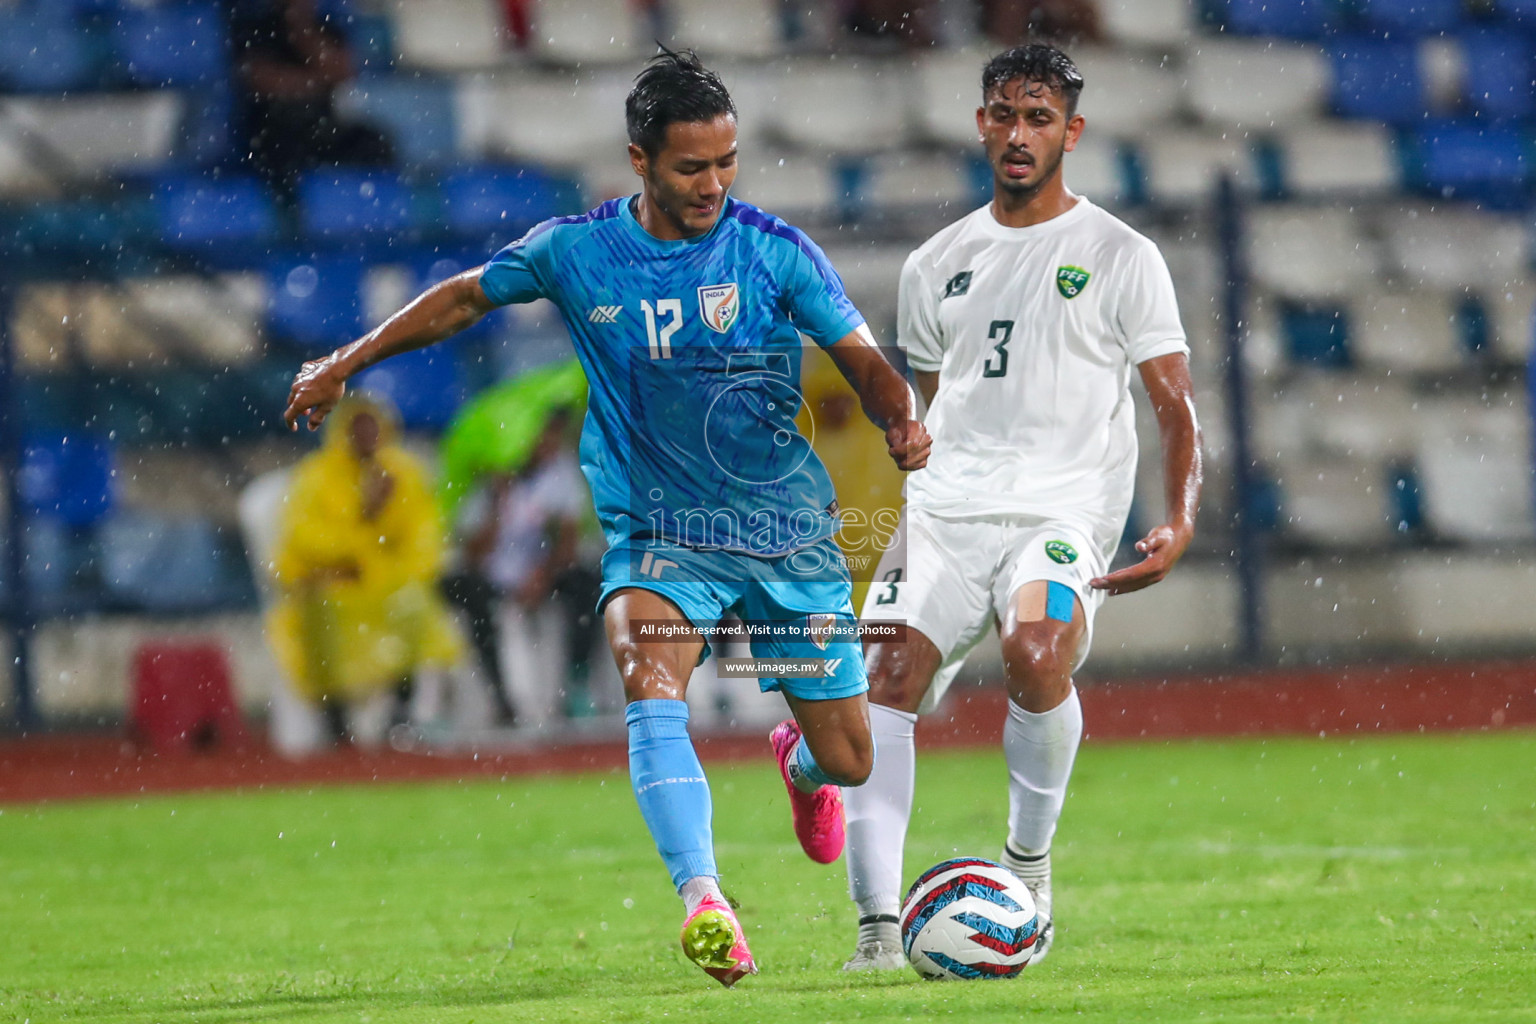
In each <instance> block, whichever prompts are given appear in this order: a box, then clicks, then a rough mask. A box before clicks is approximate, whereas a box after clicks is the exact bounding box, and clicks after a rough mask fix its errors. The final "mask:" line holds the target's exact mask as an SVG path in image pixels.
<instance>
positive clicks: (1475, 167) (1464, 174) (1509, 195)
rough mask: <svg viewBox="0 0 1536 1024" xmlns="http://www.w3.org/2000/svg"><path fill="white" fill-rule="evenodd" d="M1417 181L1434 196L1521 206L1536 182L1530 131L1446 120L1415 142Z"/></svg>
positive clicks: (1413, 154) (1418, 135) (1426, 129)
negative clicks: (1533, 180) (1502, 201)
mask: <svg viewBox="0 0 1536 1024" xmlns="http://www.w3.org/2000/svg"><path fill="white" fill-rule="evenodd" d="M1410 153H1411V159H1412V163H1413V164H1414V165H1415V167H1416V171H1417V173H1416V178H1417V181H1416V182H1415V183H1416V184H1417V185H1418V186H1419V187H1420V188H1422V189H1424V190H1425V191H1426V192H1428V193H1430V194H1433V195H1444V196H1461V197H1469V198H1482V199H1492V200H1499V199H1501V198H1504V199H1507V200H1508V201H1509V203H1510V204H1511V205H1521V203H1522V201H1523V196H1524V192H1525V186H1526V185H1527V183H1528V182H1529V181H1530V180H1531V177H1532V175H1531V166H1530V154H1529V146H1528V142H1527V138H1526V133H1525V132H1524V131H1521V130H1519V129H1517V128H1513V127H1497V126H1493V125H1487V124H1481V123H1478V122H1471V121H1449V122H1447V121H1441V122H1436V123H1434V124H1432V125H1429V126H1426V127H1424V128H1421V129H1419V130H1418V131H1416V132H1414V133H1413V136H1412V138H1411V140H1410Z"/></svg>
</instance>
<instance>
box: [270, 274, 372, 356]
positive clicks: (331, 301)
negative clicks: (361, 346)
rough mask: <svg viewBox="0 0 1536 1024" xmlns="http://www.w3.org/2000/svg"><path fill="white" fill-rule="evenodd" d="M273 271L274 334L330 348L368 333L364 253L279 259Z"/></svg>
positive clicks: (303, 345) (313, 348) (304, 346)
mask: <svg viewBox="0 0 1536 1024" xmlns="http://www.w3.org/2000/svg"><path fill="white" fill-rule="evenodd" d="M267 274H268V288H269V291H268V306H267V331H268V333H269V335H270V336H271V337H272V338H273V339H274V340H277V341H280V342H285V343H287V344H290V345H295V346H297V347H298V348H300V349H301V350H302V351H305V352H328V351H330V350H331V349H333V348H335V347H336V346H337V345H342V344H345V343H346V342H349V341H352V340H354V339H356V338H357V336H358V335H360V334H362V333H363V317H362V299H361V290H362V278H363V266H362V261H361V260H360V259H357V258H355V257H350V256H332V257H319V258H315V259H303V260H279V261H276V262H274V263H273V264H271V265H270V266H269V267H268V270H267Z"/></svg>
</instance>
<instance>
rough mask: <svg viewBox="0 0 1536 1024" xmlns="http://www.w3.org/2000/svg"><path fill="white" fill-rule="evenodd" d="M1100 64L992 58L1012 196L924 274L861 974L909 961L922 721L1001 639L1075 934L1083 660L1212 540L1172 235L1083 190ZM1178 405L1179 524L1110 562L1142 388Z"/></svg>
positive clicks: (883, 665) (1171, 496) (880, 599)
mask: <svg viewBox="0 0 1536 1024" xmlns="http://www.w3.org/2000/svg"><path fill="white" fill-rule="evenodd" d="M1082 88H1083V79H1082V75H1081V74H1080V73H1079V72H1078V70H1077V67H1076V66H1075V65H1074V64H1073V63H1072V61H1071V59H1070V58H1068V57H1067V55H1066V54H1064V53H1062V52H1061V51H1060V50H1057V49H1055V48H1053V47H1048V46H1039V45H1030V46H1021V47H1018V48H1015V49H1012V50H1009V51H1007V52H1006V53H1003V54H1000V55H999V56H997V57H995V58H994V59H993V60H992V61H991V62H990V63H988V64H987V66H986V67H985V69H983V71H982V104H983V105H982V106H981V107H980V108H979V109H978V110H977V112H976V126H977V129H978V132H979V134H980V137H981V142H982V145H983V146H984V147H985V150H986V156H987V161H988V163H989V164H990V166H991V168H992V180H993V189H992V201H991V202H990V203H988V204H987V205H986V206H984V207H982V208H981V209H979V210H976V211H975V212H973V213H971V214H970V215H968V216H966V217H964V218H963V219H961V220H960V221H958V222H957V223H955V224H952V225H950V226H949V227H947V228H945V229H944V230H943V231H940V232H939V233H938V234H936V235H934V236H933V237H932V238H930V239H929V240H928V241H927V242H925V243H924V244H923V245H922V246H921V247H920V248H919V249H918V250H917V251H916V252H914V253H913V254H912V255H911V257H909V258H908V260H907V262H906V266H905V267H904V268H903V270H902V275H901V292H900V317H899V321H898V341H899V343H900V345H901V346H902V348H903V349H905V351H906V353H907V358H908V360H909V362H910V363H911V366H912V369H913V370H914V372H915V375H916V379H917V384H918V388H919V390H920V391H921V392H922V394H923V397H924V398H925V399H926V400H927V402H928V414H927V419H926V425H927V427H928V430H929V433H930V434H931V435H932V437H933V449H932V454H931V456H930V458H929V461H928V466H927V468H926V469H923V470H920V471H918V472H916V473H913V474H912V476H911V477H910V478H909V479H908V482H907V501H906V511H905V535H904V537H903V536H902V534H900V533H898V535H897V537H896V539H895V540H894V541H893V542H892V544H891V546H890V547H889V549H888V550H887V551H886V553H885V555H884V557H883V558H882V560H881V563H880V566H879V568H878V569H877V570H876V575H875V578H874V581H873V582H872V584H871V586H870V589H869V594H868V597H867V598H866V599H865V602H864V608H863V618H864V619H865V620H866V621H903V622H905V623H907V627H908V628H907V631H906V638H905V642H875V643H871V644H869V645H868V647H867V649H866V651H865V656H866V660H867V662H868V670H869V681H870V692H869V700H870V709H869V710H870V724H871V726H872V729H873V733H874V736H875V743H876V748H877V749H878V750H879V751H880V756H879V759H878V760H877V763H876V765H875V769H874V773H873V774H872V775H871V777H870V779H869V781H868V782H867V783H866V784H865V785H864V786H862V787H860V788H858V789H848V790H845V792H844V800H845V807H846V813H847V850H848V878H849V889H850V892H851V894H852V896H853V899H854V901H855V903H856V904H857V905H858V911H859V935H858V947H857V950H856V951H855V953H854V956H853V958H852V959H850V960H849V961H848V963H847V965H846V968H847V969H848V970H872V969H885V968H896V967H900V966H902V965H903V964H904V963H905V958H904V957H903V956H902V954H901V938H900V924H899V922H898V920H897V916H896V915H897V912H898V909H899V906H900V900H901V896H902V846H903V844H904V842H905V840H906V832H907V823H908V819H909V818H910V816H911V810H912V791H913V779H914V774H915V755H914V749H913V730H914V726H915V724H916V721H917V716H918V715H919V714H920V713H922V712H925V711H928V710H931V709H932V708H933V707H934V706H935V705H936V704H937V703H938V701H939V699H940V698H941V697H942V696H943V693H944V690H945V689H946V687H947V686H948V685H949V683H950V682H951V681H952V680H953V679H954V676H955V674H956V673H957V672H958V671H959V668H960V664H961V662H962V661H963V659H964V658H965V655H966V653H967V652H968V651H969V650H970V649H971V648H972V647H973V646H974V645H975V644H976V642H977V641H978V640H980V639H981V637H982V636H983V635H984V634H985V633H986V631H987V630H989V629H991V628H994V626H995V628H996V629H997V630H998V633H999V637H1000V639H1001V641H1002V649H1003V664H1004V669H1005V672H1006V675H1007V684H1008V697H1009V704H1008V718H1007V722H1006V723H1005V726H1004V732H1003V749H1004V754H1005V757H1006V761H1007V766H1008V779H1009V781H1008V796H1009V800H1008V805H1009V807H1008V832H1007V837H1006V841H1005V843H1004V845H1003V851H1002V855H1001V861H1002V863H1003V864H1004V865H1006V866H1007V867H1008V868H1009V869H1010V870H1012V871H1013V872H1014V873H1015V874H1017V875H1018V876H1019V877H1020V878H1021V879H1023V880H1024V882H1025V883H1026V884H1027V885H1028V886H1029V888H1030V891H1031V892H1032V893H1033V894H1034V896H1035V902H1036V904H1037V905H1038V906H1039V908H1040V909H1041V911H1042V914H1041V920H1042V922H1043V923H1042V926H1041V930H1040V932H1039V933H1038V935H1037V937H1036V941H1035V949H1036V952H1035V954H1034V957H1033V958H1032V961H1031V962H1032V963H1033V962H1038V961H1039V959H1040V958H1041V957H1043V956H1044V955H1045V952H1046V950H1048V949H1049V948H1050V943H1051V940H1052V938H1053V936H1054V927H1053V922H1052V918H1051V910H1052V907H1051V861H1050V850H1051V839H1052V836H1053V835H1054V834H1055V831H1056V821H1057V818H1058V817H1059V816H1060V813H1061V807H1062V801H1063V798H1064V796H1065V794H1066V789H1067V779H1068V777H1069V776H1070V774H1071V771H1072V762H1073V759H1074V758H1075V756H1076V754H1077V746H1078V741H1079V740H1080V738H1081V736H1082V731H1083V717H1082V707H1081V705H1080V704H1079V703H1078V697H1077V691H1076V689H1074V687H1073V685H1072V673H1073V672H1074V671H1075V670H1076V669H1077V668H1078V667H1079V666H1080V665H1081V664H1082V662H1083V659H1084V658H1085V657H1086V655H1087V653H1088V646H1089V642H1090V640H1091V638H1092V633H1093V616H1094V612H1095V610H1096V609H1097V608H1098V606H1099V604H1100V603H1101V602H1102V601H1103V600H1104V598H1105V597H1106V596H1109V595H1114V594H1123V593H1128V592H1130V591H1133V590H1140V589H1142V588H1143V587H1148V586H1151V585H1152V584H1154V583H1156V582H1158V581H1159V580H1161V579H1162V578H1163V577H1164V576H1165V575H1167V573H1168V571H1169V570H1170V569H1171V568H1172V567H1173V565H1174V563H1175V562H1177V561H1178V559H1179V557H1180V556H1181V555H1183V553H1184V550H1185V549H1186V548H1187V547H1188V546H1189V542H1190V538H1191V536H1192V534H1193V532H1194V523H1195V510H1196V507H1197V505H1198V503H1199V496H1200V482H1201V456H1200V434H1199V428H1198V426H1197V424H1196V420H1195V407H1194V400H1193V392H1192V387H1191V384H1190V376H1189V358H1188V353H1189V349H1188V347H1187V346H1186V344H1185V339H1184V332H1183V329H1182V327H1181V326H1180V324H1179V316H1178V310H1177V308H1176V306H1175V304H1174V293H1173V283H1172V280H1171V278H1170V277H1169V274H1168V269H1167V265H1166V264H1165V263H1164V261H1163V258H1162V255H1161V254H1160V253H1159V252H1158V250H1157V247H1156V246H1155V245H1154V244H1153V243H1152V242H1151V241H1150V240H1148V239H1147V238H1145V237H1143V236H1142V235H1140V234H1137V233H1136V232H1135V231H1133V230H1132V229H1131V228H1130V227H1128V226H1127V225H1125V224H1124V223H1122V222H1121V221H1120V220H1118V219H1116V218H1115V217H1113V216H1111V215H1110V214H1108V213H1106V212H1105V211H1104V210H1102V209H1100V208H1099V207H1097V206H1095V205H1093V204H1092V203H1091V202H1089V201H1088V200H1087V199H1086V198H1085V197H1083V196H1079V195H1075V194H1073V193H1072V192H1071V191H1069V190H1068V189H1067V187H1066V184H1065V182H1064V181H1063V178H1062V160H1063V156H1064V154H1066V153H1069V152H1071V151H1072V149H1073V148H1074V147H1075V146H1076V145H1077V141H1078V139H1079V138H1080V137H1081V136H1082V133H1083V129H1084V123H1085V122H1084V119H1083V117H1082V116H1081V115H1080V114H1078V113H1077V112H1076V109H1077V99H1078V96H1079V94H1080V93H1081V91H1082ZM1133 370H1134V371H1136V372H1137V373H1139V375H1140V376H1141V380H1142V382H1143V384H1145V386H1146V389H1147V393H1148V395H1149V396H1150V397H1151V400H1152V405H1153V408H1154V409H1155V411H1156V414H1157V423H1158V430H1159V435H1160V439H1161V442H1162V452H1163V481H1164V487H1165V492H1166V494H1165V504H1166V515H1167V519H1166V522H1164V523H1162V524H1161V525H1159V526H1157V527H1156V528H1155V529H1153V530H1152V531H1151V532H1149V533H1148V534H1147V535H1146V536H1145V537H1143V538H1141V539H1140V540H1139V541H1137V542H1136V550H1137V551H1138V552H1139V553H1140V555H1141V559H1140V561H1138V562H1136V563H1135V564H1133V565H1130V566H1128V567H1126V568H1123V569H1120V570H1119V571H1116V572H1110V571H1109V560H1110V558H1111V557H1112V556H1113V555H1114V552H1115V549H1116V546H1117V544H1118V542H1119V539H1120V536H1121V533H1122V531H1123V530H1124V527H1125V522H1126V516H1127V514H1128V513H1129V510H1130V504H1131V493H1132V490H1133V487H1134V482H1135V471H1136V454H1137V445H1136V433H1135V420H1134V410H1133V405H1132V402H1133V400H1132V397H1131V392H1130V387H1129V386H1130V378H1131V373H1132V371H1133Z"/></svg>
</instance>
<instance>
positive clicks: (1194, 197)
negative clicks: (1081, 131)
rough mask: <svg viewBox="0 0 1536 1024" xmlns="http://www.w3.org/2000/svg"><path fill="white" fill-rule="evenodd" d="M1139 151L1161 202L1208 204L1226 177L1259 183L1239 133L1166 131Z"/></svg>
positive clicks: (1141, 142) (1149, 190)
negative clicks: (1222, 178)
mask: <svg viewBox="0 0 1536 1024" xmlns="http://www.w3.org/2000/svg"><path fill="white" fill-rule="evenodd" d="M1085 95H1086V94H1085ZM1090 123H1091V122H1090ZM1150 123H1153V124H1157V123H1159V122H1157V121H1153V122H1150ZM1136 149H1137V152H1138V153H1139V154H1140V157H1141V166H1142V171H1143V173H1144V174H1145V176H1146V190H1147V194H1148V196H1149V198H1151V199H1153V200H1156V201H1158V202H1202V203H1203V202H1207V201H1209V199H1210V197H1211V195H1212V194H1213V192H1214V190H1215V188H1216V183H1217V182H1218V181H1219V180H1220V179H1221V177H1222V175H1224V174H1225V175H1231V176H1232V178H1233V180H1234V181H1236V182H1237V183H1238V184H1239V185H1252V183H1253V182H1254V181H1255V180H1256V174H1255V168H1254V155H1253V151H1252V149H1251V148H1250V146H1249V143H1248V141H1247V139H1246V138H1243V137H1241V136H1240V134H1239V133H1237V132H1230V133H1228V132H1215V131H1190V130H1181V129H1169V130H1162V131H1158V132H1155V133H1152V134H1149V135H1147V136H1145V137H1143V138H1142V139H1140V140H1139V141H1138V142H1137V145H1136Z"/></svg>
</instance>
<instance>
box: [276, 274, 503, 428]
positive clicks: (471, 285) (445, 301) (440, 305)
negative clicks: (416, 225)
mask: <svg viewBox="0 0 1536 1024" xmlns="http://www.w3.org/2000/svg"><path fill="white" fill-rule="evenodd" d="M494 308H495V305H494V303H492V302H491V301H490V300H489V299H488V298H486V297H485V292H484V291H483V290H481V288H480V268H478V267H477V268H476V269H474V270H467V271H465V272H464V273H462V274H459V275H457V276H455V277H450V278H449V279H448V280H446V281H443V282H441V283H439V284H435V285H433V286H432V287H431V288H428V289H427V290H426V291H424V292H422V293H421V294H420V295H418V296H417V297H416V298H415V299H414V300H412V301H411V302H410V303H409V304H408V305H407V306H406V307H405V308H404V309H402V310H400V311H399V312H398V313H396V314H395V315H394V316H392V317H390V318H389V319H388V320H385V321H384V322H383V323H382V324H380V325H379V326H377V327H375V328H374V329H373V330H371V331H369V332H368V333H367V334H365V335H363V336H362V337H361V338H359V339H357V340H356V341H354V342H352V343H351V344H348V345H343V346H342V347H341V348H339V349H337V350H336V351H334V352H332V353H331V354H330V355H328V356H325V357H323V358H321V359H313V360H310V361H309V362H307V363H305V364H304V365H303V366H302V367H300V369H299V372H298V375H297V376H295V377H294V379H293V387H292V388H290V389H289V391H288V407H287V409H285V410H284V411H283V422H285V423H287V424H288V429H289V430H297V429H298V426H299V420H301V419H302V420H305V421H306V423H307V424H308V426H309V429H310V430H316V429H318V428H319V426H320V424H321V423H322V422H323V421H324V420H325V417H326V416H327V415H328V414H329V413H330V411H331V410H332V409H334V408H335V407H336V403H337V402H339V401H340V400H341V396H342V395H343V394H345V393H346V384H347V381H348V380H350V379H351V378H352V376H353V375H355V374H357V373H358V372H359V371H361V370H365V369H367V368H368V367H370V366H372V365H373V364H375V363H378V362H382V361H383V360H385V359H388V358H389V357H390V356H393V355H398V354H400V353H401V352H409V351H411V350H412V349H418V348H425V347H426V346H428V345H432V344H435V343H437V342H439V341H442V340H443V339H445V338H450V337H452V336H453V335H455V334H457V333H458V332H460V331H462V330H464V329H465V328H466V327H469V326H471V325H473V324H474V323H475V322H476V321H477V320H479V319H480V318H481V317H483V316H485V314H486V313H489V312H490V311H491V310H492V309H494Z"/></svg>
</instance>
